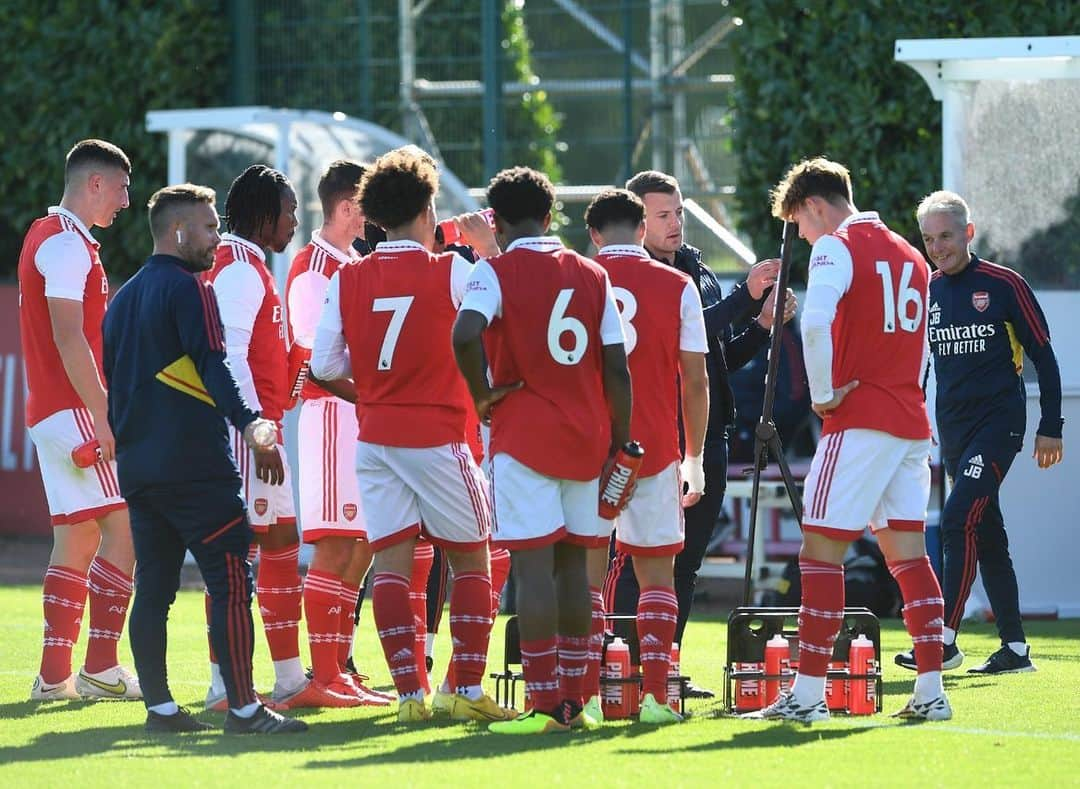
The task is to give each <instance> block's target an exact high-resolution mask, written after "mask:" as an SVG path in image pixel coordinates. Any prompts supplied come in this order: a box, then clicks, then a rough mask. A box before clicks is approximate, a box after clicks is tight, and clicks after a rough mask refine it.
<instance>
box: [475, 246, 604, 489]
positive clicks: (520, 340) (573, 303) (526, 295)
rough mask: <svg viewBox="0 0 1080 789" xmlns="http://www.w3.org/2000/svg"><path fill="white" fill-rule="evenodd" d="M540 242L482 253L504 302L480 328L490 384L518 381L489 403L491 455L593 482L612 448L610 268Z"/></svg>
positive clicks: (537, 469)
mask: <svg viewBox="0 0 1080 789" xmlns="http://www.w3.org/2000/svg"><path fill="white" fill-rule="evenodd" d="M536 241H537V243H536V244H524V245H521V246H513V245H512V246H511V248H510V249H509V250H508V251H506V252H504V253H503V254H501V255H498V256H496V257H494V258H491V259H490V260H489V261H487V265H489V266H490V268H491V270H492V271H494V273H495V276H496V278H497V280H498V287H499V291H500V293H501V307H502V308H501V316H496V317H495V318H494V319H493V320H492V321H491V323H490V325H489V327H488V328H487V330H486V331H485V336H484V347H485V349H486V351H487V356H488V363H489V365H490V377H491V380H492V382H493V383H494V384H495V385H496V386H498V385H504V384H510V383H513V382H515V381H523V382H524V386H523V387H522V388H521V389H519V390H517V391H515V392H511V393H510V394H509V395H507V396H506V397H504V398H503V399H502V400H500V401H499V402H498V403H497V404H496V405H495V408H494V409H493V412H492V420H491V454H492V456H495V455H496V454H498V453H499V452H506V453H507V454H508V455H510V456H511V457H513V458H514V459H515V460H517V461H519V462H521V463H523V464H524V465H526V466H528V467H529V468H531V469H533V470H534V471H537V472H539V473H541V474H546V475H548V476H550V477H556V478H558V479H570V480H581V481H586V480H591V479H595V478H596V477H598V476H599V475H600V471H601V468H602V466H603V464H604V460H605V459H606V458H607V456H608V451H609V449H610V447H611V416H610V413H609V411H608V407H607V401H606V400H605V398H604V381H603V354H602V350H601V346H602V341H601V331H600V326H601V322H602V320H603V316H604V309H605V303H606V300H607V289H608V282H607V274H606V273H605V272H604V269H602V268H601V267H600V266H598V265H597V264H596V263H594V262H593V261H591V260H589V259H588V258H585V257H582V256H581V255H579V254H577V253H576V252H573V251H571V250H568V249H566V248H564V247H563V246H562V245H561V244H549V245H548V246H549V247H550V248H545V247H544V246H543V245H542V244H541V243H540V242H542V241H546V239H537V240H536ZM480 265H484V264H483V263H481V264H480ZM470 287H472V283H470Z"/></svg>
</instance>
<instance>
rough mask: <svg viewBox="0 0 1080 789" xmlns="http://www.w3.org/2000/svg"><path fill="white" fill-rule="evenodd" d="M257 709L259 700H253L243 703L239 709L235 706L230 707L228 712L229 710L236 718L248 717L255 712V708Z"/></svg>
mask: <svg viewBox="0 0 1080 789" xmlns="http://www.w3.org/2000/svg"><path fill="white" fill-rule="evenodd" d="M257 709H259V702H257V701H253V702H251V703H250V704H245V705H244V706H243V707H241V708H240V709H236V708H235V707H230V708H229V712H231V713H232V714H233V715H235V716H236V717H238V718H250V717H251V716H252V715H254V714H255V710H257Z"/></svg>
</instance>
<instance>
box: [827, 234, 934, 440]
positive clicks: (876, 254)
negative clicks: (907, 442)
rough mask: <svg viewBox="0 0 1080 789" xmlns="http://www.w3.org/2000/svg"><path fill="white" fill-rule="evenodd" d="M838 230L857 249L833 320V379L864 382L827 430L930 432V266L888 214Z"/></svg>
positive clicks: (924, 435) (911, 436)
mask: <svg viewBox="0 0 1080 789" xmlns="http://www.w3.org/2000/svg"><path fill="white" fill-rule="evenodd" d="M834 235H835V236H836V237H837V238H839V239H840V240H841V241H842V242H843V243H844V245H845V246H846V247H847V248H848V251H849V252H850V253H851V260H852V277H851V286H850V287H849V289H848V291H847V293H845V294H844V296H843V297H842V298H841V299H840V302H839V304H838V306H837V309H836V318H835V320H834V321H833V325H832V341H833V368H832V375H833V385H834V386H840V385H843V384H846V383H848V382H849V381H853V380H858V381H859V385H858V386H857V387H855V388H854V389H853V390H851V392H850V393H848V395H847V397H845V398H844V401H843V402H842V403H841V404H840V407H839V408H837V409H835V410H834V411H832V412H831V413H829V414H828V415H827V416H826V417H825V420H824V425H823V427H822V430H821V432H822V434H823V435H826V434H829V433H836V432H839V431H841V430H846V429H847V428H867V429H871V430H881V431H884V432H886V433H890V434H892V435H894V436H897V437H899V438H909V439H923V438H929V437H930V420H929V418H928V417H927V413H926V398H925V396H924V394H923V389H922V377H923V366H924V365H925V362H926V348H927V345H926V342H927V340H926V321H927V312H928V310H929V303H928V302H929V295H928V294H929V283H930V267H929V266H928V265H927V263H926V260H925V259H924V258H923V256H922V255H921V254H920V253H919V251H918V250H917V249H915V248H914V247H913V246H912V245H911V244H909V243H908V242H907V241H905V240H904V239H903V238H902V237H901V236H899V235H897V234H896V233H893V232H892V231H891V230H889V229H888V228H887V227H886V226H885V225H884V224H883V223H882V222H881V221H880V220H877V219H874V220H873V221H866V220H863V221H853V222H851V223H849V224H847V225H846V226H844V227H842V228H841V229H840V230H838V231H837V232H836V233H835V234H834Z"/></svg>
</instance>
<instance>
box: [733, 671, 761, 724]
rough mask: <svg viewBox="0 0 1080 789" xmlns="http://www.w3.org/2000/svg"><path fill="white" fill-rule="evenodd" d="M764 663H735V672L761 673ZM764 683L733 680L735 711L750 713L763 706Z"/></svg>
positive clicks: (749, 680)
mask: <svg viewBox="0 0 1080 789" xmlns="http://www.w3.org/2000/svg"><path fill="white" fill-rule="evenodd" d="M764 666H765V664H764V663H736V664H735V670H736V671H759V672H760V671H762V669H763V668H764ZM764 694H765V682H764V681H763V680H760V679H739V680H735V711H736V712H752V711H753V710H760V709H761V708H762V706H763V704H762V702H763V700H764Z"/></svg>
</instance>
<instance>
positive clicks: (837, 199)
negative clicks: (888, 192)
mask: <svg viewBox="0 0 1080 789" xmlns="http://www.w3.org/2000/svg"><path fill="white" fill-rule="evenodd" d="M771 197H772V215H773V216H774V217H776V218H777V219H784V220H788V219H791V216H792V214H794V213H795V210H796V209H797V208H798V207H799V206H801V205H802V204H803V203H805V202H806V199H807V198H808V197H821V198H823V199H825V200H827V201H828V202H830V203H832V204H833V205H840V204H841V203H842V202H846V203H851V202H852V195H851V173H849V172H848V168H846V167H844V165H842V164H839V163H838V162H832V161H829V160H828V159H826V158H825V157H823V156H818V157H817V158H814V159H803V160H802V161H801V162H799V163H798V164H795V165H792V166H791V168H790V169H789V170H788V171H787V173H785V174H784V177H783V178H782V179H781V180H780V183H778V184H777V185H776V186H775V187H774V188H773V190H772V194H771Z"/></svg>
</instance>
